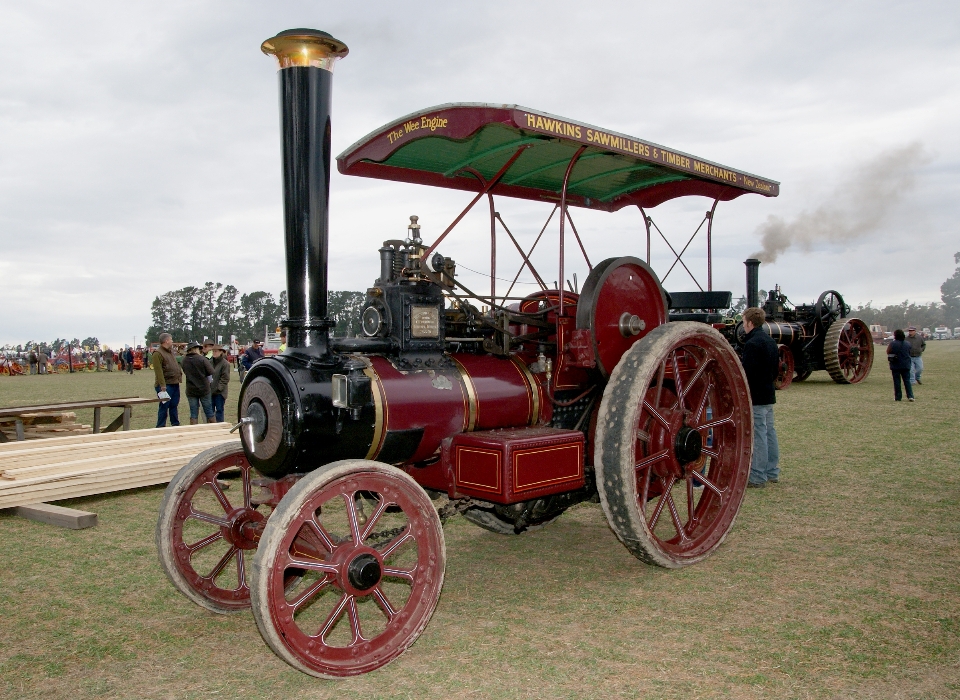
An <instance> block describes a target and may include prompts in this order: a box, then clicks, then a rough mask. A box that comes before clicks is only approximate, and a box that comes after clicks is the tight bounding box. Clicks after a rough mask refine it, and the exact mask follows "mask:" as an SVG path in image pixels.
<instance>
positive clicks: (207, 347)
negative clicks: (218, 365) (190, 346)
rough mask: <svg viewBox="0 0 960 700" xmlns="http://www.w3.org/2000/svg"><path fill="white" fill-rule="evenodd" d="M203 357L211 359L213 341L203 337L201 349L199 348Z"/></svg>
mask: <svg viewBox="0 0 960 700" xmlns="http://www.w3.org/2000/svg"><path fill="white" fill-rule="evenodd" d="M201 352H202V354H203V356H204V357H206V358H207V359H208V360H211V361H212V360H213V341H212V340H210V339H209V338H204V339H203V349H202V350H201Z"/></svg>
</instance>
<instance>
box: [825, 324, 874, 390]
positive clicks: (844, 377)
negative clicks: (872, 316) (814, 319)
mask: <svg viewBox="0 0 960 700" xmlns="http://www.w3.org/2000/svg"><path fill="white" fill-rule="evenodd" d="M823 361H824V364H825V365H826V366H827V372H829V373H830V378H831V379H833V381H835V382H836V383H837V384H856V383H858V382H862V381H863V380H864V379H866V378H867V375H869V374H870V369H871V368H872V367H873V336H871V335H870V329H869V328H868V327H867V324H866V323H864V322H863V321H861V320H860V319H859V318H848V319H839V320H837V321H835V322H834V323H833V325H832V326H830V328H828V329H827V333H826V336H825V337H824V339H823Z"/></svg>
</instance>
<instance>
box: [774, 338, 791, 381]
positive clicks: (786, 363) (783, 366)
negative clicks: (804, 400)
mask: <svg viewBox="0 0 960 700" xmlns="http://www.w3.org/2000/svg"><path fill="white" fill-rule="evenodd" d="M777 352H778V353H779V355H780V365H779V367H780V369H779V371H778V372H777V378H776V379H774V380H773V386H774V387H775V388H776V389H779V390H780V391H782V390H784V389H786V388H787V387H789V386H790V385H791V384H792V383H793V373H794V370H795V367H794V362H793V352H791V351H790V348H789V347H787V346H786V345H778V346H777Z"/></svg>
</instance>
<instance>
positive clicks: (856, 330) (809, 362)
mask: <svg viewBox="0 0 960 700" xmlns="http://www.w3.org/2000/svg"><path fill="white" fill-rule="evenodd" d="M744 265H746V267H747V296H746V299H747V305H748V306H760V303H759V300H758V297H759V289H760V287H759V275H758V270H759V267H760V261H759V260H756V259H754V258H751V259H749V260H746V261H745V262H744ZM763 310H764V312H766V315H767V322H766V323H765V324H764V325H763V327H764V329H765V330H766V331H767V333H769V334H770V336H771V337H772V338H773V339H774V340H775V341H776V342H777V345H778V346H779V349H780V374H779V376H778V377H777V381H776V385H777V388H778V389H786V388H787V387H788V386H790V384H791V383H792V382H794V381H798V382H802V381H803V380H805V379H806V378H807V377H809V376H810V375H811V373H813V372H814V371H816V370H826V371H827V372H828V373H829V374H830V378H831V379H833V381H835V382H836V383H837V384H857V383H858V382H862V381H863V380H864V379H866V378H867V375H869V374H870V369H871V368H872V367H873V336H871V335H870V329H869V327H868V326H867V324H866V323H864V322H863V321H862V320H860V319H859V318H853V317H850V316H848V314H849V313H850V307H849V306H847V305H846V304H845V303H844V301H843V297H842V296H840V294H839V293H838V292H835V291H833V290H832V289H830V290H827V291H826V292H823V293H822V294H821V295H820V297H819V298H818V299H817V301H816V302H815V303H813V304H799V305H797V306H791V305H790V303H789V301H788V300H787V297H786V295H784V294H783V293H782V292H781V291H780V287H779V285H777V286H775V287H774V289H772V290H770V292H769V293H768V296H767V299H766V300H765V301H764V302H763ZM729 335H730V336H731V338H730V340H731V342H733V343H734V345H735V346H736V347H737V348H738V349H739V348H740V347H741V346H742V343H743V337H744V333H743V325H742V324H738V325H737V326H736V328H735V329H734V330H733V332H731V333H729Z"/></svg>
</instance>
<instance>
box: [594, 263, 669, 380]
mask: <svg viewBox="0 0 960 700" xmlns="http://www.w3.org/2000/svg"><path fill="white" fill-rule="evenodd" d="M668 308H669V307H668V305H667V297H666V294H664V291H663V287H661V286H660V280H659V278H658V277H657V273H655V272H654V271H653V270H652V269H651V268H650V266H649V265H647V264H646V263H645V262H643V261H642V260H640V259H638V258H634V257H623V258H607V259H606V260H604V261H603V262H601V263H599V264H598V265H597V266H596V267H594V268H593V270H592V271H591V272H590V275H589V276H588V277H587V279H586V281H585V282H584V283H583V291H582V292H581V293H580V299H579V301H578V302H577V328H580V329H589V330H590V337H591V341H592V343H593V350H594V353H595V355H596V358H597V368H598V369H599V370H600V372H601V374H603V376H604V377H609V376H610V374H611V372H613V369H614V367H616V366H617V363H618V362H619V361H620V358H621V357H623V354H624V353H625V352H626V351H627V350H628V349H630V346H632V345H633V344H634V343H636V342H637V341H638V340H640V339H641V338H643V337H644V336H645V335H647V333H649V332H650V331H652V330H653V329H654V328H656V327H657V326H660V325H662V324H664V323H666V322H667V314H668Z"/></svg>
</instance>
